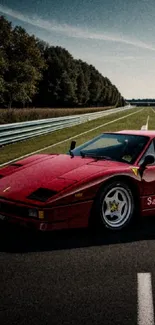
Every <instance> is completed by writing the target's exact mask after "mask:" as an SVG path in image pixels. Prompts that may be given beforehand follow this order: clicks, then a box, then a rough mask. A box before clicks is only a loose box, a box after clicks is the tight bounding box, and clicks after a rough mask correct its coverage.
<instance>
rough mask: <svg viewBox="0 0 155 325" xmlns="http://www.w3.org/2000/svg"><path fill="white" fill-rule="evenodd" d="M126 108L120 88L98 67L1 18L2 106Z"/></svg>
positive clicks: (0, 78) (0, 98)
mask: <svg viewBox="0 0 155 325" xmlns="http://www.w3.org/2000/svg"><path fill="white" fill-rule="evenodd" d="M124 105H125V100H124V98H123V97H122V96H121V94H120V92H119V91H118V89H117V88H116V86H115V85H113V84H112V83H111V81H110V80H109V79H108V78H107V77H103V76H102V75H101V73H99V72H98V71H97V70H96V69H95V67H93V66H92V65H88V64H87V63H86V62H83V61H81V60H75V59H74V58H73V57H72V55H71V54H70V53H69V52H68V51H67V50H66V49H64V48H61V47H58V46H56V47H54V46H50V45H49V44H47V43H45V42H43V41H41V40H39V39H37V38H36V37H35V36H31V35H29V34H28V33H27V32H26V31H25V29H23V28H21V27H20V26H16V27H15V28H13V26H12V24H11V22H9V21H8V20H7V19H6V18H5V17H4V16H0V107H8V108H11V107H17V108H18V107H93V106H95V107H97V106H98V107H103V106H116V107H117V106H124Z"/></svg>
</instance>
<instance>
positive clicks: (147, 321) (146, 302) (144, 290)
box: [137, 273, 154, 325]
mask: <svg viewBox="0 0 155 325" xmlns="http://www.w3.org/2000/svg"><path fill="white" fill-rule="evenodd" d="M137 281H138V284H137V285H138V287H137V295H138V315H137V316H138V320H137V324H138V325H154V306H153V296H152V281H151V273H138V274H137Z"/></svg>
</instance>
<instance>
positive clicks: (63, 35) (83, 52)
mask: <svg viewBox="0 0 155 325" xmlns="http://www.w3.org/2000/svg"><path fill="white" fill-rule="evenodd" d="M0 14H3V15H5V16H6V18H7V19H8V20H10V21H12V23H13V25H21V26H23V27H24V28H25V29H26V30H27V32H28V33H30V34H35V35H36V36H37V37H39V38H41V39H43V40H45V41H47V42H48V43H49V44H51V45H54V46H56V45H59V46H62V47H65V48H66V49H67V50H68V51H69V52H70V53H71V54H72V55H73V56H74V57H75V58H80V59H82V60H84V61H86V62H88V63H89V64H92V65H94V66H95V67H96V68H97V69H98V70H99V71H100V72H101V73H102V74H103V76H106V77H108V78H109V79H110V80H111V82H112V83H113V84H115V85H116V87H117V88H118V89H119V91H120V92H121V94H122V95H123V96H124V97H125V98H155V1H154V0H117V1H116V0H94V1H91V0H56V1H53V0H44V1H43V0H27V1H25V0H5V1H4V0H0Z"/></svg>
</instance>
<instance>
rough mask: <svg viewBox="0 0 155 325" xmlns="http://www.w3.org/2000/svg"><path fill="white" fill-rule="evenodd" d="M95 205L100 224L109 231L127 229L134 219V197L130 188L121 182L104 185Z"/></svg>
mask: <svg viewBox="0 0 155 325" xmlns="http://www.w3.org/2000/svg"><path fill="white" fill-rule="evenodd" d="M96 203H97V205H96V208H97V211H96V212H97V215H98V217H99V219H100V224H102V225H104V226H105V227H106V228H109V229H111V230H120V229H122V228H125V227H127V226H128V225H129V224H130V223H131V222H132V220H133V218H134V213H135V203H134V197H133V194H132V191H131V189H130V187H129V186H128V185H127V184H125V183H124V182H122V181H116V182H112V183H110V184H108V185H106V186H105V188H104V189H103V190H102V191H101V193H100V194H99V196H98V198H97V202H96Z"/></svg>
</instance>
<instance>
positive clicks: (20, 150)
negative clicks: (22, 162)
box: [0, 108, 155, 164]
mask: <svg viewBox="0 0 155 325" xmlns="http://www.w3.org/2000/svg"><path fill="white" fill-rule="evenodd" d="M141 109H142V108H136V109H133V110H131V111H127V112H124V113H116V114H112V115H110V116H105V117H103V118H100V119H97V120H94V121H90V122H87V123H84V124H81V125H77V126H74V127H70V128H67V129H62V130H59V131H55V132H52V133H51V134H48V135H45V136H38V137H35V138H33V139H30V140H26V141H22V142H17V143H15V144H11V145H7V146H5V147H3V148H1V149H0V164H2V163H5V162H7V161H9V160H12V159H16V158H18V157H20V156H23V155H26V154H29V153H31V152H33V151H36V150H40V149H42V148H44V147H47V146H50V145H53V144H55V143H57V142H59V141H63V140H66V139H68V138H72V139H74V137H75V136H76V135H78V134H80V133H82V132H85V131H88V130H91V129H92V128H95V127H97V126H100V125H102V124H105V123H108V122H110V121H113V120H115V119H118V118H120V117H123V116H124V117H125V116H127V115H129V114H131V113H134V112H136V114H134V115H131V116H129V117H125V118H124V119H121V120H119V121H117V122H115V123H111V124H108V125H106V126H102V127H100V128H98V129H96V130H94V131H90V132H89V133H87V134H84V135H81V136H79V137H77V138H75V140H76V141H77V146H78V145H80V144H81V143H83V142H85V141H88V140H89V139H91V138H92V137H94V136H97V135H99V134H100V133H101V132H105V131H117V130H125V129H140V128H141V126H142V125H143V124H145V123H146V119H147V116H148V115H149V116H150V121H149V129H155V114H154V113H153V111H152V110H151V108H144V109H143V111H142V112H140V113H138V111H140V110H141ZM70 141H71V140H67V141H66V142H64V143H62V144H60V145H56V146H54V147H51V148H48V149H46V150H43V151H40V152H41V153H65V152H66V151H67V150H68V148H69V145H70Z"/></svg>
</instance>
